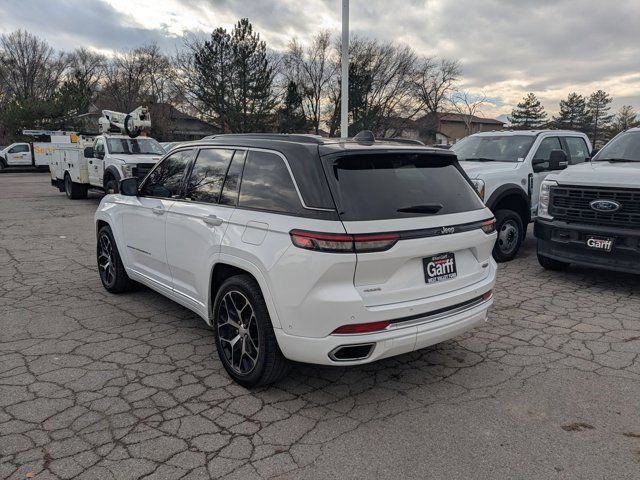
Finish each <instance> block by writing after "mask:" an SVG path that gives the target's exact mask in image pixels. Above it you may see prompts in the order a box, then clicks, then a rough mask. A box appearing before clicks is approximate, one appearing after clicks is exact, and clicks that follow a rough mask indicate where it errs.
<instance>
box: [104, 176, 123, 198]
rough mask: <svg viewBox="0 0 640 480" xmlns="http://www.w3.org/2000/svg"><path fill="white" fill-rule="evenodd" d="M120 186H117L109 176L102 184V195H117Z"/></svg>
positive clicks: (114, 180) (115, 181) (116, 182)
mask: <svg viewBox="0 0 640 480" xmlns="http://www.w3.org/2000/svg"><path fill="white" fill-rule="evenodd" d="M119 187H120V186H119V185H118V181H117V180H116V179H115V178H113V177H111V176H109V177H108V178H107V181H106V182H105V183H104V193H106V194H107V195H109V194H111V193H119V192H120V188H119Z"/></svg>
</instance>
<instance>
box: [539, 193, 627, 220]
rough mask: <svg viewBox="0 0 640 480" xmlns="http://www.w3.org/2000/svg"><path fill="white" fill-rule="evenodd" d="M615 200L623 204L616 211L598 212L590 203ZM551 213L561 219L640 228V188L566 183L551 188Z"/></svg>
mask: <svg viewBox="0 0 640 480" xmlns="http://www.w3.org/2000/svg"><path fill="white" fill-rule="evenodd" d="M597 199H602V200H614V201H616V202H618V203H619V204H620V209H619V210H618V211H616V212H597V211H595V210H593V209H592V208H591V206H590V205H589V204H590V203H591V202H592V201H593V200H597ZM549 213H551V215H553V217H554V218H557V219H558V220H564V221H567V222H575V223H585V224H592V225H608V226H612V227H613V226H615V227H627V228H640V190H632V189H618V188H604V187H578V186H562V187H553V188H552V189H551V201H550V209H549Z"/></svg>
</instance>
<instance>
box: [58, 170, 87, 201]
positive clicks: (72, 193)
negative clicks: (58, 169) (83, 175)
mask: <svg viewBox="0 0 640 480" xmlns="http://www.w3.org/2000/svg"><path fill="white" fill-rule="evenodd" d="M64 193H66V194H67V197H68V198H69V199H71V200H76V199H78V198H87V187H86V185H82V184H81V183H76V182H74V181H72V180H71V175H69V172H66V173H65V174H64Z"/></svg>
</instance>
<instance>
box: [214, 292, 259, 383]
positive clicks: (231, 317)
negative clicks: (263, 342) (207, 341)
mask: <svg viewBox="0 0 640 480" xmlns="http://www.w3.org/2000/svg"><path fill="white" fill-rule="evenodd" d="M218 338H219V339H220V347H221V349H222V353H223V355H224V358H225V359H226V360H227V362H228V364H229V366H230V367H231V368H232V369H233V370H234V371H235V372H236V373H239V374H240V375H247V374H248V373H250V372H251V371H253V369H254V368H255V367H256V364H257V363H258V354H259V353H260V338H259V334H258V323H257V320H256V315H255V312H254V310H253V306H252V305H251V302H249V300H248V299H247V297H246V296H245V295H244V294H243V293H241V292H239V291H237V290H232V291H230V292H227V293H226V294H225V295H224V297H222V301H221V302H220V307H219V310H218Z"/></svg>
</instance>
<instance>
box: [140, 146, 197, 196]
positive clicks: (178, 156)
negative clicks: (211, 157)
mask: <svg viewBox="0 0 640 480" xmlns="http://www.w3.org/2000/svg"><path fill="white" fill-rule="evenodd" d="M192 156H193V150H181V151H179V152H176V153H174V154H173V155H170V156H169V157H167V158H165V159H164V160H163V161H162V162H160V163H159V164H158V165H157V166H156V168H154V169H153V170H152V171H151V173H149V175H148V176H147V178H146V179H145V181H144V183H143V184H142V186H141V187H140V194H141V195H143V196H149V197H161V198H171V197H176V196H178V195H179V194H180V186H181V185H182V177H183V176H184V171H185V169H186V168H187V165H188V164H189V160H191V157H192Z"/></svg>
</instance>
